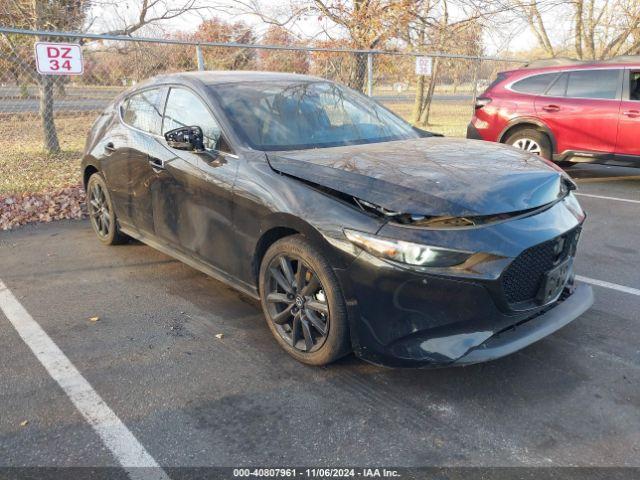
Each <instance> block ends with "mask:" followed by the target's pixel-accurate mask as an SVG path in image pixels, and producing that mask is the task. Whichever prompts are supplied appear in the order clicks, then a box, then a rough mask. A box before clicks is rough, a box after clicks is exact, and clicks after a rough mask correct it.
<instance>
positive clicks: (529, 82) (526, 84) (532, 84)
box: [511, 73, 559, 95]
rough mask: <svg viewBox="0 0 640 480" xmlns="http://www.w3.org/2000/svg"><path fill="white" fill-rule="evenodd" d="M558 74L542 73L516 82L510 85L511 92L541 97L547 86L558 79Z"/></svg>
mask: <svg viewBox="0 0 640 480" xmlns="http://www.w3.org/2000/svg"><path fill="white" fill-rule="evenodd" d="M558 75H559V74H558V73H543V74H539V75H532V76H531V77H527V78H523V79H522V80H518V81H517V82H515V83H514V84H513V85H511V90H513V91H515V92H520V93H529V94H531V95H542V94H543V93H544V92H545V91H546V90H547V88H548V87H549V85H551V83H552V82H553V81H554V80H555V79H556V78H558Z"/></svg>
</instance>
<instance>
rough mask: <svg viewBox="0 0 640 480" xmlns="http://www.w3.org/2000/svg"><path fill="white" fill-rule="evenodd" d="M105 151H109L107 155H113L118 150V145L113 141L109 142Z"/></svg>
mask: <svg viewBox="0 0 640 480" xmlns="http://www.w3.org/2000/svg"><path fill="white" fill-rule="evenodd" d="M104 151H105V152H106V153H107V155H111V154H112V153H113V152H115V151H116V147H115V146H114V145H113V142H109V143H107V144H106V145H105V146H104Z"/></svg>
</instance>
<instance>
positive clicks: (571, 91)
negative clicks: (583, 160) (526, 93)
mask: <svg viewBox="0 0 640 480" xmlns="http://www.w3.org/2000/svg"><path fill="white" fill-rule="evenodd" d="M622 76H623V70H622V69H614V68H603V69H593V70H573V71H567V72H564V73H562V75H560V76H559V77H558V78H557V79H556V81H555V82H554V83H553V84H552V85H551V86H550V87H549V88H548V89H547V91H546V92H545V94H544V95H541V96H539V97H537V98H536V101H535V109H536V115H537V116H538V117H539V118H540V119H541V120H543V121H544V122H545V123H546V124H547V126H548V127H549V129H550V130H551V131H552V132H553V135H554V137H555V140H556V153H564V152H566V151H577V152H597V153H613V152H614V150H615V146H616V137H617V134H618V118H619V113H618V112H619V109H620V98H621V92H622Z"/></svg>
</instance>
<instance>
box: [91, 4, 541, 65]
mask: <svg viewBox="0 0 640 480" xmlns="http://www.w3.org/2000/svg"><path fill="white" fill-rule="evenodd" d="M164 1H166V2H167V3H168V4H172V3H173V4H175V3H178V2H176V0H164ZM138 3H139V0H117V2H116V4H115V5H114V4H113V3H110V2H109V3H104V4H98V6H97V7H95V8H94V9H93V11H92V17H93V24H92V27H91V29H90V31H92V32H101V31H106V30H110V29H114V28H117V27H120V26H122V24H123V23H124V20H123V19H129V21H131V20H132V19H133V18H135V16H137V14H138V9H137V7H136V5H137V4H138ZM213 3H218V4H220V3H221V2H220V1H217V2H216V1H215V0H213ZM201 5H202V3H201ZM212 16H217V17H219V18H222V19H225V20H227V21H238V20H242V21H244V22H245V23H247V24H249V25H252V26H254V28H255V29H256V31H257V33H258V34H260V33H261V31H264V30H265V29H266V28H267V27H266V26H265V24H264V23H262V22H261V21H260V19H259V18H258V17H256V16H254V15H247V14H245V15H231V14H229V13H226V12H222V11H206V12H205V11H201V12H198V13H193V14H192V13H190V14H185V15H182V16H180V17H177V18H174V19H171V20H167V21H163V22H162V23H161V24H158V26H156V27H151V28H147V29H145V30H141V31H139V32H137V35H140V36H157V35H163V36H171V35H172V34H175V33H177V32H179V31H181V32H192V31H194V30H195V29H196V28H197V27H198V25H199V24H200V23H201V21H202V19H203V18H210V17H212ZM291 29H292V31H293V32H294V34H297V35H298V36H299V37H301V38H309V37H310V36H318V37H319V38H323V37H324V33H323V32H324V31H325V30H326V31H328V32H329V34H330V35H332V36H336V37H339V36H340V34H341V33H340V29H339V27H336V26H335V25H332V24H331V22H329V21H327V20H326V19H324V20H319V19H318V17H317V16H316V15H313V16H307V17H305V18H303V19H302V20H300V21H298V22H297V23H296V24H295V25H293V27H292V28H291ZM500 32H501V33H499V34H496V32H490V33H486V34H485V38H484V45H485V54H486V55H494V54H496V53H499V52H501V51H505V50H508V51H510V52H517V51H522V50H528V49H530V48H531V47H532V46H533V45H535V42H536V40H535V37H534V36H533V34H532V33H531V31H530V30H529V29H528V28H527V26H526V25H525V24H520V22H510V23H508V24H505V26H504V27H503V28H502V29H501V30H500Z"/></svg>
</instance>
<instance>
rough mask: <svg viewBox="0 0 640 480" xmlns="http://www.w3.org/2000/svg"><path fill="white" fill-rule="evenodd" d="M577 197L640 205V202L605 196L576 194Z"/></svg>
mask: <svg viewBox="0 0 640 480" xmlns="http://www.w3.org/2000/svg"><path fill="white" fill-rule="evenodd" d="M575 195H579V196H581V197H590V198H603V199H605V200H615V201H616V202H627V203H640V200H631V199H629V198H619V197H605V196H604V195H592V194H590V193H576V194H575Z"/></svg>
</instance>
